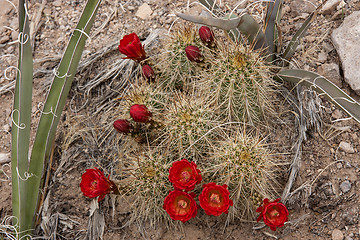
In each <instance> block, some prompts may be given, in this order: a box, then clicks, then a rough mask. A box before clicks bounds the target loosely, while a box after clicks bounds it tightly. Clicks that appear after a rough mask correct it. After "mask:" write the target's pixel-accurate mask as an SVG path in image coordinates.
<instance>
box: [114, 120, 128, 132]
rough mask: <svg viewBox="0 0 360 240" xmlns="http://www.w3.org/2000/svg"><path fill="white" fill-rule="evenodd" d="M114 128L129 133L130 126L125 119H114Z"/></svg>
mask: <svg viewBox="0 0 360 240" xmlns="http://www.w3.org/2000/svg"><path fill="white" fill-rule="evenodd" d="M113 126H114V128H115V129H116V130H117V131H118V132H121V133H130V131H131V129H132V126H131V124H130V122H129V121H128V120H126V119H119V120H116V121H115V122H114V124H113Z"/></svg>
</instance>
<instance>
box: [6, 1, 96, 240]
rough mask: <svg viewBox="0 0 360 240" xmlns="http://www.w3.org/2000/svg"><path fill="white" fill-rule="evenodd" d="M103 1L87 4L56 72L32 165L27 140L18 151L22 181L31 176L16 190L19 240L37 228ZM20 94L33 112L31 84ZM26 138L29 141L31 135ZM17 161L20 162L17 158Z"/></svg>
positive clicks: (29, 56) (26, 55)
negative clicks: (59, 134)
mask: <svg viewBox="0 0 360 240" xmlns="http://www.w3.org/2000/svg"><path fill="white" fill-rule="evenodd" d="M100 2H101V0H89V1H88V2H87V4H86V6H85V9H84V11H83V13H82V15H81V17H80V20H79V23H78V25H77V26H76V29H75V31H74V32H73V34H72V36H71V39H70V42H69V44H68V46H67V48H66V51H65V53H64V55H63V58H62V60H61V62H60V65H59V68H58V72H57V73H56V76H55V78H54V80H53V82H52V85H51V88H50V92H49V94H48V96H47V99H46V102H45V105H44V109H43V111H42V112H43V113H42V115H41V118H40V122H39V125H38V128H37V132H36V137H35V141H34V146H33V149H32V153H31V158H30V163H29V164H28V155H27V154H28V147H29V141H28V140H26V141H25V140H23V141H22V142H20V144H22V143H24V145H25V144H26V145H27V149H25V147H24V149H17V151H18V152H20V151H21V154H23V155H24V157H23V159H21V163H22V164H23V165H24V166H21V169H20V167H19V174H20V176H21V177H22V179H25V178H26V177H24V176H23V175H22V171H23V170H22V169H23V168H24V169H25V170H24V171H26V172H27V173H28V175H27V176H28V179H26V180H21V181H20V182H21V185H20V186H22V187H20V188H19V189H15V188H14V190H13V191H15V192H18V193H19V195H20V198H19V199H14V200H13V204H14V213H15V214H16V217H17V218H18V222H19V231H20V236H19V237H18V238H19V239H20V238H22V237H23V236H24V235H25V234H29V233H30V232H31V230H33V229H34V223H35V221H34V220H35V216H36V211H37V206H38V198H39V194H40V184H41V179H42V177H43V174H46V172H44V165H45V164H46V162H47V161H48V160H49V155H50V150H51V148H52V146H53V143H54V139H55V133H56V128H57V125H58V122H59V120H60V116H61V113H62V110H63V108H64V105H65V101H66V98H67V96H68V93H69V90H70V87H71V84H72V81H73V79H74V76H75V74H76V69H77V66H78V64H79V61H80V58H81V55H82V52H83V49H84V46H85V40H86V39H87V36H88V34H89V32H90V29H91V27H92V24H93V22H94V19H95V16H96V12H97V10H98V8H99V6H100ZM19 6H20V9H21V6H24V5H23V2H22V0H20V3H19ZM20 13H21V12H20ZM27 42H28V44H29V46H30V41H29V40H28V41H27ZM25 46H26V45H24V47H25ZM20 50H21V49H20ZM30 50H31V46H30ZM20 57H21V59H25V58H32V53H31V51H29V50H27V52H24V54H22V55H20ZM21 61H22V64H24V62H25V60H21ZM29 62H30V60H27V64H28V65H29V66H28V67H29V68H30V66H31V69H32V65H30V63H29ZM31 63H32V60H31ZM20 70H21V76H22V77H25V76H27V77H28V78H29V79H30V77H31V78H32V71H31V72H30V70H28V71H25V70H24V69H21V68H20ZM25 73H26V74H25ZM30 80H31V79H30ZM30 80H29V81H30ZM29 89H30V90H29ZM25 90H27V91H30V94H29V93H27V94H26V95H24V93H23V92H22V91H25ZM19 91H20V94H19V95H20V98H21V99H22V98H23V96H26V98H24V99H22V100H23V101H27V102H28V104H30V105H29V106H30V107H27V109H29V110H30V111H31V85H21V86H20V90H19ZM16 105H17V103H16V101H15V107H16ZM15 109H16V108H15ZM26 111H27V110H26V109H24V108H20V109H19V111H18V112H19V114H20V116H21V115H22V114H23V113H24V112H25V113H26ZM15 113H16V112H14V119H16V117H17V114H15ZM30 114H31V112H30ZM16 122H17V123H20V122H21V123H26V121H25V120H24V121H23V120H21V119H20V121H17V119H16ZM27 126H30V124H28V125H27ZM28 128H29V127H28ZM14 129H15V128H14ZM26 137H27V138H28V136H26ZM13 143H15V146H17V145H18V146H20V145H19V144H17V143H16V142H14V141H13ZM15 150H16V149H15ZM13 161H16V160H14V159H13ZM15 166H16V164H15ZM13 176H17V173H16V172H14V171H13ZM17 205H19V207H17ZM17 208H19V209H20V211H19V210H17ZM25 238H26V237H25ZM23 239H24V238H23ZM26 239H27V238H26Z"/></svg>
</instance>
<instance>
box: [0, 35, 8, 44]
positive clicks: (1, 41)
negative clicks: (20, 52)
mask: <svg viewBox="0 0 360 240" xmlns="http://www.w3.org/2000/svg"><path fill="white" fill-rule="evenodd" d="M9 40H10V36H9V35H7V34H6V35H4V36H3V37H2V38H0V44H3V43H6V42H8V41H9Z"/></svg>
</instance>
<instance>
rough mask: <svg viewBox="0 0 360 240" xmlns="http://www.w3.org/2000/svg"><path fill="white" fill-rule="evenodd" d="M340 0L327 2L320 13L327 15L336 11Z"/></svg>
mask: <svg viewBox="0 0 360 240" xmlns="http://www.w3.org/2000/svg"><path fill="white" fill-rule="evenodd" d="M340 2H341V0H329V1H327V2H326V3H325V5H324V6H323V7H322V8H321V10H320V13H322V14H324V15H327V14H330V13H333V12H334V11H335V10H336V7H337V6H338V5H339V3H340Z"/></svg>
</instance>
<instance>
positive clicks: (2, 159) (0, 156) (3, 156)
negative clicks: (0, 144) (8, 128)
mask: <svg viewBox="0 0 360 240" xmlns="http://www.w3.org/2000/svg"><path fill="white" fill-rule="evenodd" d="M10 161H11V154H10V153H0V163H8V162H10Z"/></svg>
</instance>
